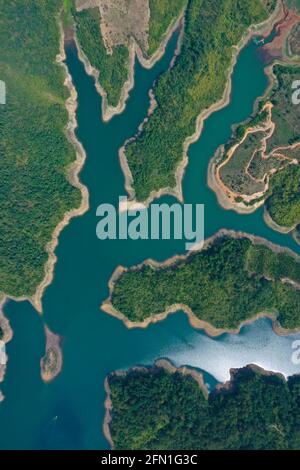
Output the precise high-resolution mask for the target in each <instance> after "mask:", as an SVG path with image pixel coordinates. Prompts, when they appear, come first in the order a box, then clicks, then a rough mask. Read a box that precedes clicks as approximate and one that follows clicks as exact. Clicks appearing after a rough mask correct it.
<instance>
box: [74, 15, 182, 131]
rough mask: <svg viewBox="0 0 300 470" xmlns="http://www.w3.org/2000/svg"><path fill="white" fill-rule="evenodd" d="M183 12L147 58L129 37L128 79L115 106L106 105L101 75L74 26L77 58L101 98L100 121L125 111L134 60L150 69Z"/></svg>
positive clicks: (132, 38)
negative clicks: (86, 52) (84, 50)
mask: <svg viewBox="0 0 300 470" xmlns="http://www.w3.org/2000/svg"><path fill="white" fill-rule="evenodd" d="M184 12H185V8H183V9H182V11H181V12H180V14H179V16H178V18H177V19H176V20H175V21H174V22H173V23H171V24H170V25H169V27H168V29H167V31H166V34H165V36H164V38H163V40H162V42H161V44H160V46H159V48H158V49H157V51H156V52H154V54H153V55H152V56H151V57H149V58H147V57H145V55H144V53H143V51H142V49H141V47H140V46H139V44H138V43H137V42H136V40H135V39H134V37H132V36H131V37H130V39H129V44H128V46H127V47H128V51H129V63H128V78H127V80H126V81H125V83H124V85H123V87H122V90H121V96H120V100H119V103H118V104H117V105H116V106H111V105H109V104H108V100H107V93H106V91H105V89H104V88H103V87H102V85H101V73H100V71H99V70H98V69H96V68H95V67H93V66H92V64H91V63H90V61H89V59H88V58H87V56H86V55H85V53H84V52H83V50H82V47H81V45H80V43H79V41H78V38H77V34H76V25H75V28H74V41H75V44H76V48H77V51H78V58H79V60H80V61H81V62H82V63H83V66H84V69H85V72H86V73H87V74H88V75H89V76H91V77H93V79H94V81H95V87H96V90H97V92H98V93H99V95H100V96H101V98H102V105H101V115H102V119H103V121H104V122H109V121H110V120H111V119H112V118H113V117H114V116H116V115H118V114H121V113H123V111H124V110H125V107H126V102H127V100H128V98H129V93H130V91H131V90H132V89H133V87H134V67H135V61H136V58H137V59H138V61H139V62H140V64H141V65H142V67H144V68H146V69H151V68H152V67H153V66H154V65H155V64H156V63H157V62H158V61H159V60H160V59H161V58H162V57H163V55H164V54H165V50H166V47H167V45H168V43H169V41H170V39H171V37H172V35H173V34H174V32H175V31H176V30H177V29H178V28H179V26H180V22H181V20H182V18H183V16H184Z"/></svg>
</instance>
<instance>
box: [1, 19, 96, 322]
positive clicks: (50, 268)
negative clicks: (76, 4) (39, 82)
mask: <svg viewBox="0 0 300 470" xmlns="http://www.w3.org/2000/svg"><path fill="white" fill-rule="evenodd" d="M58 25H59V29H60V45H59V54H58V55H57V56H56V62H57V63H58V64H59V65H60V66H61V67H63V69H64V71H65V81H64V84H63V86H65V87H67V88H68V90H69V93H70V95H69V97H68V98H67V99H66V101H65V108H66V110H67V113H68V117H69V120H68V122H67V124H66V128H65V135H66V138H67V139H68V141H69V142H70V144H71V145H72V146H73V148H74V150H75V154H76V159H75V160H74V162H72V163H71V165H69V167H67V168H66V178H67V180H68V181H69V183H70V184H71V185H72V186H74V187H75V188H77V189H79V190H80V192H81V204H80V206H79V207H78V208H77V209H71V210H70V211H68V212H66V213H65V214H64V217H63V219H62V220H61V221H60V222H59V224H58V225H57V226H56V227H55V229H54V232H53V233H52V236H51V241H50V242H48V243H47V244H46V246H45V251H46V253H47V254H48V260H47V261H46V263H45V265H44V272H45V276H44V278H43V280H42V282H41V283H40V284H39V285H38V286H37V288H36V292H35V294H34V295H33V296H22V297H14V296H9V295H6V294H5V293H4V296H5V299H11V300H14V301H17V302H21V301H24V300H29V301H30V303H31V304H32V306H33V307H34V308H35V309H36V310H37V311H38V313H40V314H42V312H43V308H42V297H43V294H44V291H45V289H46V288H47V287H48V286H49V285H50V284H51V282H52V280H53V276H54V266H55V264H56V261H57V256H56V254H55V249H56V247H57V245H58V243H59V235H60V233H61V231H62V230H63V229H64V228H65V227H66V226H67V225H68V224H69V222H70V221H71V219H73V218H74V217H78V216H81V215H83V214H84V213H85V212H86V211H87V210H88V208H89V194H88V189H87V187H86V186H84V185H83V184H82V183H81V182H80V179H79V173H80V171H81V169H82V167H83V165H84V162H85V160H86V153H85V150H84V148H83V146H82V144H81V142H80V141H79V140H78V139H77V137H76V135H75V130H76V128H77V127H78V124H77V118H76V110H77V106H78V103H77V91H76V89H75V87H74V85H73V82H72V77H71V75H70V73H69V70H68V68H67V66H66V64H65V63H64V60H65V58H66V54H65V49H64V39H65V34H64V30H63V26H62V22H61V20H60V19H58Z"/></svg>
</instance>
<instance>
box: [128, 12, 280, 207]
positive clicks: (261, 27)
mask: <svg viewBox="0 0 300 470" xmlns="http://www.w3.org/2000/svg"><path fill="white" fill-rule="evenodd" d="M282 12H283V6H282V4H281V3H278V5H277V8H276V10H275V11H274V12H273V14H272V15H271V16H270V18H268V19H267V20H266V21H264V22H263V23H260V24H258V25H254V26H253V25H252V26H250V28H248V30H247V32H246V33H245V35H244V37H243V38H242V39H241V41H240V43H239V44H238V45H237V46H236V47H234V49H235V52H234V53H233V57H232V61H231V65H230V68H229V73H228V81H227V85H226V88H225V90H224V94H223V97H222V98H221V100H220V101H218V102H217V103H213V104H212V105H211V106H210V107H209V108H208V109H206V110H204V111H202V112H201V114H200V115H199V116H198V118H197V122H196V130H195V132H194V134H193V135H191V136H189V137H187V138H186V139H185V141H184V143H183V155H182V160H181V162H180V163H179V165H178V167H177V169H176V185H175V187H174V188H161V189H160V190H159V191H152V192H151V194H150V195H149V197H148V198H147V199H146V201H140V202H142V203H143V204H144V205H145V206H149V204H150V203H151V202H152V201H153V200H154V199H157V198H160V197H161V196H165V195H171V196H174V197H176V198H177V199H178V200H179V201H180V202H183V195H182V180H183V177H184V173H185V168H186V166H187V164H188V149H189V147H190V145H191V144H193V143H194V142H196V141H197V140H198V139H199V137H200V135H201V133H202V130H203V126H204V122H205V120H206V119H208V118H209V117H210V116H211V115H212V114H213V113H214V112H216V111H219V110H221V109H222V108H224V107H226V106H227V105H228V104H229V103H230V96H231V90H232V75H233V71H234V67H235V65H236V63H237V59H238V56H239V54H240V52H241V50H242V49H243V48H244V47H245V45H246V44H247V43H248V42H249V40H250V39H251V37H253V36H256V35H259V34H263V33H265V34H267V33H268V32H271V30H272V28H273V26H274V24H275V23H276V21H278V18H279V17H281V16H282ZM152 93H153V90H152ZM150 106H151V104H150ZM149 112H150V114H151V110H149ZM149 112H148V117H149ZM140 130H141V129H140ZM135 138H136V137H132V138H130V139H128V140H127V141H126V142H125V143H124V145H123V146H122V147H121V148H120V150H119V157H120V161H121V167H122V170H123V172H124V176H125V188H126V191H127V192H128V194H129V197H130V198H131V199H132V201H133V203H136V202H137V201H136V200H135V191H134V189H133V178H132V174H131V171H130V168H129V165H128V162H127V158H126V152H125V150H126V145H127V144H128V143H129V142H130V141H132V140H134V139H135Z"/></svg>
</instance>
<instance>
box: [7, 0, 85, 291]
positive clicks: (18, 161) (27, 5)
mask: <svg viewBox="0 0 300 470" xmlns="http://www.w3.org/2000/svg"><path fill="white" fill-rule="evenodd" d="M61 7H62V1H61V0H37V1H24V0H10V1H6V0H0V10H1V28H0V42H1V52H0V68H1V80H4V81H5V83H6V92H7V96H6V104H5V105H0V157H1V158H0V174H1V185H0V205H1V218H0V260H1V261H0V292H5V293H7V294H9V295H11V296H23V295H26V296H28V295H32V294H33V293H34V292H35V289H36V287H37V285H38V284H39V283H40V282H41V280H42V279H43V277H44V265H45V262H46V261H47V258H48V254H47V253H46V250H45V246H46V244H47V242H49V241H50V240H51V237H52V233H53V231H54V228H55V227H56V226H57V224H58V223H59V222H60V221H61V220H62V218H63V216H64V213H65V212H66V211H68V210H70V209H72V208H75V207H78V206H79V205H80V201H81V195H80V192H79V190H77V189H75V188H74V187H73V186H71V184H70V183H69V182H68V180H67V176H66V169H67V167H68V166H69V165H70V164H71V163H72V162H73V161H74V160H75V151H74V149H73V146H72V145H71V144H70V143H69V141H68V140H67V137H66V135H65V128H66V125H67V122H68V115H67V111H66V109H65V101H66V99H67V98H68V96H69V92H68V90H67V88H65V87H64V85H63V84H64V80H65V73H64V71H63V68H62V67H61V66H60V65H58V64H57V63H56V62H55V58H56V56H57V54H58V53H59V41H60V32H59V27H58V15H59V12H60V10H61Z"/></svg>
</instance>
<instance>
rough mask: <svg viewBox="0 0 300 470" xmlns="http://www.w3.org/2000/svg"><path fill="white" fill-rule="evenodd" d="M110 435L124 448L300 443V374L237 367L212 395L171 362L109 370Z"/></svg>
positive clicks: (215, 447)
mask: <svg viewBox="0 0 300 470" xmlns="http://www.w3.org/2000/svg"><path fill="white" fill-rule="evenodd" d="M108 384H109V397H110V400H111V405H112V406H111V409H110V419H111V421H110V422H109V437H110V440H112V443H113V446H114V448H115V449H117V450H125V449H134V450H137V449H143V450H151V449H155V450H171V449H176V450H205V449H206V450H222V449H227V450H233V449H249V450H250V449H251V450H252V449H256V450H259V449H263V450H268V449H299V445H300V428H299V422H300V411H299V400H300V377H299V376H296V375H295V376H292V377H290V378H289V379H288V380H287V381H285V380H284V378H283V377H281V376H278V375H275V374H269V373H265V372H264V371H263V370H261V369H258V368H256V367H251V366H249V367H246V368H243V369H239V370H234V371H233V372H232V375H231V381H230V382H228V383H227V384H225V386H221V387H220V388H219V389H218V390H216V391H213V392H211V393H210V394H209V396H208V398H207V394H206V393H205V390H203V389H202V388H201V387H200V386H199V383H197V381H196V380H195V378H194V377H192V376H191V375H189V374H187V373H185V374H183V373H181V371H180V369H179V370H177V371H175V372H170V371H168V370H166V369H165V368H164V367H160V366H158V365H157V366H156V367H152V368H149V369H144V368H137V369H132V370H130V371H129V372H128V373H126V374H118V373H117V374H111V375H110V376H109V377H108Z"/></svg>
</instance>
